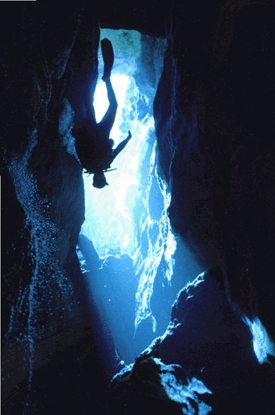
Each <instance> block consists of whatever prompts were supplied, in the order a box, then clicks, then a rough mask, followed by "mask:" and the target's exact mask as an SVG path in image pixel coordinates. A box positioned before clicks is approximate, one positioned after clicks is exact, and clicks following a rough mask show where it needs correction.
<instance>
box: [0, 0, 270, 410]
mask: <svg viewBox="0 0 275 415" xmlns="http://www.w3.org/2000/svg"><path fill="white" fill-rule="evenodd" d="M274 7H275V6H274V2H272V1H271V0H270V1H269V0H262V1H258V0H250V1H249V0H248V1H245V2H241V1H240V2H238V1H233V0H223V1H216V0H213V1H210V2H203V1H200V0H196V1H192V2H191V1H178V0H175V1H173V2H170V1H167V2H156V1H153V2H148V1H140V2H134V3H133V4H132V3H131V4H128V5H127V7H125V5H124V3H123V2H120V1H118V2H116V4H115V5H114V6H113V7H112V8H110V7H108V4H107V2H105V1H102V2H100V4H98V5H95V4H94V2H92V3H90V2H89V1H81V2H73V3H66V4H63V3H62V2H60V3H58V4H56V3H54V2H52V1H37V2H36V3H34V2H2V3H1V28H2V32H3V36H2V38H1V79H2V81H3V82H2V83H3V88H4V89H3V92H4V94H3V96H4V99H3V100H2V102H1V113H2V124H1V150H2V161H1V176H2V186H3V189H2V235H3V236H2V254H3V255H2V256H3V265H2V384H3V389H2V409H3V412H4V413H5V414H6V415H14V414H16V415H17V414H23V413H24V414H26V415H27V414H31V413H32V414H34V413H38V414H39V415H43V414H48V413H52V414H55V413H64V414H65V413H66V414H67V415H68V414H76V413H77V414H86V413H90V412H92V411H93V412H95V410H94V408H95V406H99V407H100V409H98V411H97V413H98V414H100V413H102V414H106V413H107V410H109V412H110V413H113V414H114V413H119V414H123V413H127V414H136V413H140V412H141V410H142V413H144V414H146V413H147V414H148V415H149V414H150V415H153V414H155V413H159V412H160V411H163V410H164V409H165V410H166V412H169V413H173V414H180V413H182V412H183V413H190V411H191V409H192V410H193V413H204V412H199V411H202V410H203V409H201V408H204V410H206V409H207V408H206V407H205V406H201V407H200V405H201V404H202V403H204V404H205V405H207V406H211V407H213V408H214V412H213V413H215V414H227V413H228V414H229V413H230V414H231V413H236V414H238V413H243V412H242V410H240V403H241V404H243V405H245V408H246V410H245V412H246V413H255V414H256V413H257V414H258V413H262V414H272V413H274V409H273V407H274V402H273V397H272V388H273V391H274V378H273V374H272V370H273V372H274V367H273V369H272V365H268V364H263V365H259V364H258V362H257V361H256V358H255V356H254V355H253V351H252V342H251V335H250V333H249V331H248V328H247V326H246V325H245V324H244V323H243V322H242V320H241V317H240V316H247V317H249V318H250V319H251V320H252V319H253V318H255V317H256V316H257V317H259V319H260V320H261V322H262V324H263V325H264V327H265V328H266V330H267V331H268V334H269V336H270V337H271V338H272V339H273V340H274V338H275V326H274V318H273V315H274V294H275V283H274V277H273V275H272V272H270V269H272V268H273V246H274V239H275V238H274V237H275V232H274V231H275V228H274V226H275V223H274V199H275V197H274V196H275V195H274V178H275V177H274V173H275V171H274V165H275V163H274V161H275V160H274V154H275V153H274V136H275V135H274V133H275V131H274V120H275V117H274V115H275V113H274V112H275V111H274V105H275V103H274V92H275V91H274V80H273V77H274V72H275V67H274V65H275V59H274V54H275V46H274V39H275V33H274V30H275V29H274V28H275V26H274V17H275V13H274ZM100 23H101V24H102V26H105V27H112V28H125V29H135V30H140V31H141V32H142V33H143V34H144V35H145V36H148V35H155V36H160V37H167V40H168V49H167V52H166V56H165V64H164V71H163V74H162V78H161V81H160V83H159V86H158V90H157V94H156V98H155V105H154V114H155V121H156V133H157V137H158V159H159V166H160V171H161V174H162V177H163V178H165V180H166V181H167V183H168V184H169V186H170V189H171V194H172V203H171V206H170V219H171V223H172V226H173V228H174V230H175V232H176V233H177V234H178V235H179V237H180V238H183V239H184V241H185V243H186V244H188V246H189V247H190V248H191V249H192V250H193V251H194V253H195V255H196V257H197V260H198V262H199V263H200V265H201V266H203V267H204V268H205V269H210V268H212V267H214V266H219V267H220V269H222V272H220V273H216V272H209V273H206V274H205V277H204V278H202V277H198V279H197V280H196V281H195V282H194V284H193V285H191V286H189V287H187V288H186V289H184V290H183V291H181V292H180V294H179V297H178V300H177V302H176V303H175V305H174V308H173V311H172V319H171V325H170V326H169V328H168V331H167V332H166V334H165V335H164V336H163V337H162V338H159V339H157V340H156V341H155V343H153V345H152V346H151V347H150V348H149V349H147V351H146V352H145V353H144V354H143V355H142V356H141V357H140V358H139V359H138V360H137V361H136V363H135V365H134V366H133V368H132V369H131V368H130V369H127V368H126V369H125V370H124V372H122V373H121V374H119V375H117V377H116V378H115V379H114V381H113V384H112V387H111V391H110V395H109V398H110V400H109V403H110V405H109V409H107V408H105V407H104V404H105V391H106V388H107V384H108V382H109V380H110V378H111V376H113V374H114V372H115V356H114V350H113V347H112V345H110V339H108V341H107V340H106V333H105V332H104V328H103V327H102V324H101V321H100V318H99V316H98V314H97V313H98V311H97V307H96V306H95V304H94V303H93V300H92V299H90V298H87V296H86V294H85V293H86V290H85V280H84V279H83V276H82V274H81V272H80V266H79V263H78V259H77V256H76V245H77V241H78V234H79V231H80V227H81V224H82V222H83V220H84V194H83V193H84V192H83V182H82V177H81V174H82V169H81V166H80V163H79V160H78V157H77V154H76V151H75V143H74V139H75V137H73V135H72V131H73V127H75V126H76V125H77V123H81V121H82V119H83V117H85V115H86V114H85V113H84V112H85V108H86V107H85V106H84V105H83V100H87V99H90V97H91V95H92V94H93V91H94V87H95V82H96V77H97V49H98V41H99V24H100ZM91 122H94V120H91ZM76 139H77V137H76ZM95 262H96V259H95ZM90 316H92V317H90ZM193 379H195V381H194V383H192V380H193ZM173 382H174V383H173ZM190 384H191V386H190ZM169 385H170V386H169ZM173 385H174V386H173ZM182 385H183V386H182ZM169 388H170V389H169ZM192 388H193V389H192ZM183 390H184V391H185V392H184V391H183ZM182 391H183V392H182ZM210 392H211V393H210ZM176 395H177V398H176V397H175V396H176ZM251 397H252V398H253V399H252V400H251ZM263 402H264V404H263ZM103 403H104V404H103ZM205 408H206V409H205ZM146 411H147V412H146ZM188 411H189V412H188Z"/></svg>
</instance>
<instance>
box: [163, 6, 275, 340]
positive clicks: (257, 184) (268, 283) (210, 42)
mask: <svg viewBox="0 0 275 415" xmlns="http://www.w3.org/2000/svg"><path fill="white" fill-rule="evenodd" d="M182 16H184V24H183V17H182ZM273 19H274V3H273V2H257V1H256V2H255V1H252V2H231V1H224V2H220V3H219V5H218V4H216V3H215V2H211V4H207V5H202V4H201V2H194V3H193V4H192V6H190V5H189V4H187V3H184V4H182V3H181V2H174V7H173V20H172V24H171V28H170V35H169V49H168V51H167V54H166V58H165V69H164V73H163V75H162V79H161V81H160V84H159V88H158V91H157V95H156V99H155V119H156V131H157V137H158V145H159V164H160V167H161V170H162V174H163V177H165V178H166V180H167V181H168V182H169V183H170V188H171V192H172V201H171V205H170V208H169V214H170V220H171V224H172V227H173V228H174V230H175V232H177V233H178V234H179V235H180V236H181V237H182V238H183V239H184V240H185V241H186V243H187V244H188V245H189V246H190V247H192V249H193V250H194V251H195V252H196V253H197V258H198V260H199V261H202V263H204V265H205V268H208V269H209V268H210V267H211V266H215V265H220V266H221V267H222V269H223V270H224V272H225V273H226V275H227V281H228V283H229V289H230V296H231V299H232V300H233V301H236V304H235V305H236V306H237V307H240V309H241V310H242V311H243V312H245V313H248V315H249V316H250V317H253V315H254V314H255V313H256V314H257V313H259V315H260V319H261V320H262V322H263V324H264V325H265V326H266V327H268V329H269V332H270V334H271V335H272V336H274V333H275V331H274V329H275V327H274V324H273V323H272V321H271V319H270V316H271V315H272V314H274V309H273V295H274V278H273V277H272V275H271V273H270V271H269V270H270V269H271V268H272V246H273V244H274V220H273V219H274V213H273V208H272V206H273V203H274V191H273V183H274V167H273V166H274V140H273V138H272V137H273V136H274V82H273V81H272V74H273V72H274V28H273V23H272V22H273ZM167 86H168V87H167Z"/></svg>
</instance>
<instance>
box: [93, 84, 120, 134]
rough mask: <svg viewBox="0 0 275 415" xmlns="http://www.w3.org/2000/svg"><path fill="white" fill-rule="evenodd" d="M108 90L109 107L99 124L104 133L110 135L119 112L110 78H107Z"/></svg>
mask: <svg viewBox="0 0 275 415" xmlns="http://www.w3.org/2000/svg"><path fill="white" fill-rule="evenodd" d="M105 83H106V88H107V95H108V100H109V107H108V109H107V111H106V114H105V115H104V117H103V118H102V120H101V121H100V123H99V124H98V125H99V127H100V128H102V129H104V131H106V132H108V134H109V133H110V131H111V129H112V127H113V124H114V122H115V118H116V112H117V100H116V96H115V93H114V90H113V86H112V84H111V80H110V78H107V79H106V80H105Z"/></svg>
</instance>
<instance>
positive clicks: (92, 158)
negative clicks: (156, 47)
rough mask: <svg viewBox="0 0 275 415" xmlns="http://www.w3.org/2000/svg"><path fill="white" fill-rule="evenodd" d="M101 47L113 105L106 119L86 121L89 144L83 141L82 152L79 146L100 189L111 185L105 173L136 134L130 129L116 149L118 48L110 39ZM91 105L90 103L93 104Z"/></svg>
mask: <svg viewBox="0 0 275 415" xmlns="http://www.w3.org/2000/svg"><path fill="white" fill-rule="evenodd" d="M101 50H102V56H103V62H104V71H103V76H102V80H103V81H104V82H105V84H106V89H107V96H108V101H109V107H108V109H107V111H106V113H105V115H104V117H103V118H102V120H101V121H100V122H99V123H97V124H96V125H92V122H91V119H89V118H85V119H83V120H82V128H81V132H80V134H79V135H81V136H82V138H83V140H82V141H83V142H84V141H86V144H85V146H84V145H83V144H82V145H80V146H79V151H78V149H77V152H78V156H79V159H80V161H81V164H82V167H83V168H84V171H85V173H89V174H94V177H93V186H94V187H96V188H98V189H102V188H103V187H105V186H107V185H108V183H107V180H106V177H105V174H104V173H106V172H108V171H112V170H109V169H110V168H111V164H112V162H113V161H114V159H115V158H116V157H117V155H118V154H119V153H120V152H121V151H122V150H123V149H124V147H125V146H126V145H127V144H128V142H129V140H130V139H131V137H132V134H131V132H130V131H128V136H127V138H126V139H125V140H123V141H122V142H120V143H119V144H118V146H117V147H116V148H114V149H113V145H114V141H113V140H112V139H111V138H110V136H109V135H110V131H111V129H112V127H113V124H114V121H115V117H116V112H117V107H118V104H117V100H116V96H115V93H114V90H113V86H112V83H111V71H112V67H113V63H114V51H113V46H112V44H111V42H110V41H109V40H108V39H103V40H102V41H101ZM87 105H90V103H88V104H87ZM83 136H84V137H83ZM81 146H82V148H81Z"/></svg>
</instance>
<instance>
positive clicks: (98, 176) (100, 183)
mask: <svg viewBox="0 0 275 415" xmlns="http://www.w3.org/2000/svg"><path fill="white" fill-rule="evenodd" d="M93 186H94V187H96V188H97V189H102V188H103V187H105V186H108V183H107V180H106V177H105V175H104V173H103V171H99V172H96V173H95V174H94V179H93Z"/></svg>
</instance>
